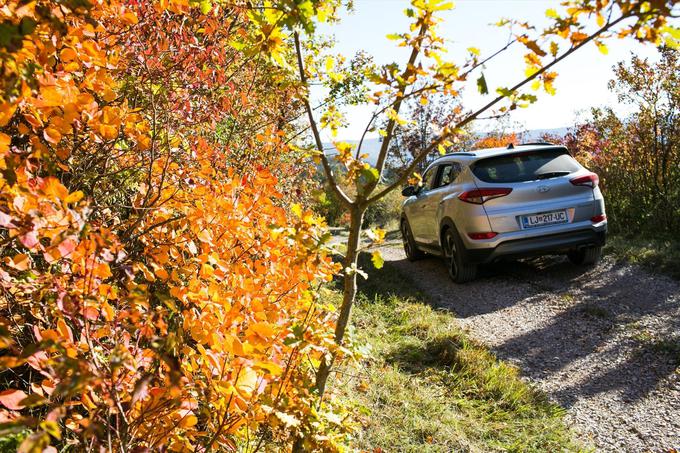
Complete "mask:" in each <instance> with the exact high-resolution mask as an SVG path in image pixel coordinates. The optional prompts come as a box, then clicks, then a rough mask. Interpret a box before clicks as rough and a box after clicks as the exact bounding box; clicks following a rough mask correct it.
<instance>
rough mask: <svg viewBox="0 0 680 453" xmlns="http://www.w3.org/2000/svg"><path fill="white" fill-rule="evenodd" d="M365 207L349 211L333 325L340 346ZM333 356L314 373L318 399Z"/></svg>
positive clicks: (351, 299) (353, 288)
mask: <svg viewBox="0 0 680 453" xmlns="http://www.w3.org/2000/svg"><path fill="white" fill-rule="evenodd" d="M365 211H366V207H365V206H363V205H359V204H358V203H355V204H353V205H352V207H351V209H350V226H349V237H348V238H347V252H346V255H345V261H344V266H345V274H344V278H343V285H344V286H343V291H342V306H341V307H340V315H339V316H338V322H337V324H336V325H335V343H336V344H337V345H338V346H342V342H343V340H344V338H345V330H346V329H347V324H348V323H349V317H350V313H351V311H352V305H353V304H354V298H355V297H356V294H357V273H356V269H357V259H358V258H359V243H360V237H361V223H362V222H363V220H364V212H365ZM334 359H335V356H333V358H331V360H330V362H327V361H326V360H325V359H324V360H323V361H322V362H321V366H320V367H319V371H318V372H317V373H316V388H317V390H318V391H319V397H320V398H323V394H324V391H325V390H326V381H327V380H328V375H329V374H330V372H331V368H332V366H333V361H334Z"/></svg>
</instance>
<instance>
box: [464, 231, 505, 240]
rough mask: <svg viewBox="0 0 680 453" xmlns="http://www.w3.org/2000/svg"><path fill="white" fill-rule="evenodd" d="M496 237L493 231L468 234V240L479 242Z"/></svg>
mask: <svg viewBox="0 0 680 453" xmlns="http://www.w3.org/2000/svg"><path fill="white" fill-rule="evenodd" d="M497 235H498V233H496V232H494V231H487V232H484V233H468V236H469V237H470V239H475V240H480V239H493V238H495V237H496V236H497Z"/></svg>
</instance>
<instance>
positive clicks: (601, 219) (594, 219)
mask: <svg viewBox="0 0 680 453" xmlns="http://www.w3.org/2000/svg"><path fill="white" fill-rule="evenodd" d="M605 220H607V216H606V215H604V214H600V215H596V216H595V217H591V218H590V221H591V222H593V223H600V222H604V221H605Z"/></svg>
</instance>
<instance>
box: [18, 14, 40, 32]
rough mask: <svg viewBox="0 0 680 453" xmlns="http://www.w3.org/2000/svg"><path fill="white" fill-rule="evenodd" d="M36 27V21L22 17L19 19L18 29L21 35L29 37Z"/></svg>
mask: <svg viewBox="0 0 680 453" xmlns="http://www.w3.org/2000/svg"><path fill="white" fill-rule="evenodd" d="M37 25H38V23H37V22H36V21H34V20H33V19H31V18H30V17H24V18H23V19H21V23H20V24H19V28H20V29H21V34H22V35H24V36H26V35H30V34H31V33H33V31H35V27H36V26H37Z"/></svg>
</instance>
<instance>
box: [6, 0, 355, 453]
mask: <svg viewBox="0 0 680 453" xmlns="http://www.w3.org/2000/svg"><path fill="white" fill-rule="evenodd" d="M334 8H335V6H334V5H333V4H330V3H321V2H302V3H295V4H292V3H291V2H285V1H284V2H281V3H280V4H277V7H276V8H273V9H272V10H268V9H265V10H264V11H263V10H259V9H249V8H246V7H242V6H229V5H226V6H222V5H218V4H217V3H216V4H214V5H213V4H212V3H211V2H210V1H207V2H201V3H200V4H195V5H194V4H193V3H192V4H189V3H188V2H185V1H180V0H170V1H165V0H161V1H158V2H156V1H153V2H152V1H149V2H132V1H129V2H128V1H122V2H118V1H113V0H112V1H104V0H102V1H93V2H78V1H57V0H41V1H38V2H30V3H26V2H22V1H16V0H10V1H9V2H8V3H6V5H5V6H4V7H3V8H2V9H0V23H1V24H2V28H1V29H0V58H1V60H0V62H1V64H2V66H1V69H2V73H3V77H2V82H1V85H0V91H1V93H2V98H1V99H0V168H1V169H2V179H1V180H0V186H1V187H2V193H1V196H0V227H1V229H0V247H1V249H0V253H1V254H2V261H1V262H0V285H1V287H2V296H1V297H0V315H1V317H0V347H1V348H2V352H1V353H0V367H1V368H0V379H1V380H2V381H1V382H2V384H1V385H2V392H1V393H0V405H2V409H0V422H2V423H3V425H2V429H3V432H4V433H12V432H15V433H23V432H24V430H25V429H27V428H28V429H30V433H29V434H28V436H26V437H25V439H23V440H22V442H21V445H20V447H19V449H20V450H21V451H43V450H47V451H56V450H55V448H54V447H50V445H53V446H64V445H66V444H69V445H74V446H76V448H79V449H86V448H88V449H95V448H96V449H109V450H114V449H115V450H119V449H120V450H129V449H141V450H144V449H152V450H162V449H168V450H173V451H184V450H187V451H189V450H191V451H193V450H196V449H198V448H201V449H203V451H209V450H212V449H216V448H218V447H219V448H220V449H222V450H235V449H237V448H238V446H239V445H241V446H247V447H248V448H254V447H255V446H256V445H257V444H258V443H261V442H263V441H264V439H265V437H266V438H267V439H268V442H273V443H280V444H281V445H282V447H283V446H284V445H290V444H291V443H292V442H294V441H295V440H296V439H299V438H300V437H302V436H303V434H304V437H305V445H306V446H307V447H308V448H309V449H314V448H323V449H324V450H329V449H330V450H332V449H334V448H335V446H336V443H337V442H338V441H339V440H341V439H342V436H343V435H344V434H343V432H344V427H342V426H341V425H342V422H341V419H340V418H339V417H338V416H337V415H335V414H334V413H333V412H332V411H333V410H335V409H334V406H330V405H318V404H316V396H315V393H314V392H313V384H314V382H313V378H314V369H315V367H317V366H318V364H319V363H320V361H321V359H322V357H323V356H324V355H325V354H328V353H330V352H335V353H337V352H338V348H337V347H336V346H335V343H334V342H333V341H332V337H331V336H330V335H331V328H332V323H333V319H334V318H333V317H334V314H333V307H332V306H329V305H326V304H324V303H323V301H320V300H319V298H318V295H317V294H316V288H317V287H318V285H319V284H321V283H322V282H325V281H328V280H330V279H331V276H332V274H333V273H334V272H336V270H337V269H336V265H335V264H333V263H332V260H331V258H330V256H329V255H328V254H327V252H326V250H325V249H324V246H323V244H324V242H325V240H326V238H327V236H326V234H325V232H324V231H325V223H324V221H323V220H322V219H320V218H318V217H315V216H314V215H312V213H311V212H309V211H307V210H305V209H303V208H302V207H300V206H299V205H297V204H293V205H292V209H290V210H287V209H286V208H285V207H286V206H288V205H290V203H291V202H292V201H294V200H296V199H297V198H299V197H298V196H297V195H298V194H296V193H295V192H294V191H292V188H294V187H296V184H295V179H296V178H297V177H298V175H300V173H301V171H300V161H299V157H298V155H297V154H296V151H294V150H293V149H291V148H290V147H288V146H287V145H286V132H287V130H286V127H287V126H286V125H287V124H289V123H290V121H291V120H292V119H294V115H295V114H296V106H295V104H294V103H291V102H290V100H291V99H292V98H293V96H294V95H295V92H296V89H297V88H296V86H295V85H294V84H292V83H291V78H290V77H289V76H287V75H286V74H287V72H286V69H285V61H284V57H285V56H286V55H287V52H288V53H289V49H288V46H287V45H286V44H285V41H284V38H285V36H284V34H285V27H293V26H302V27H304V28H306V29H309V28H310V27H312V23H313V20H314V18H315V17H318V16H321V15H324V16H328V15H332V14H333V13H334ZM274 23H278V24H281V26H280V27H274V26H273V24H274ZM281 27H284V28H281ZM263 106H264V108H263ZM272 166H276V167H277V174H276V176H274V175H273V174H272V172H271V171H270V170H268V168H271V167H272ZM22 435H23V434H22Z"/></svg>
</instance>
